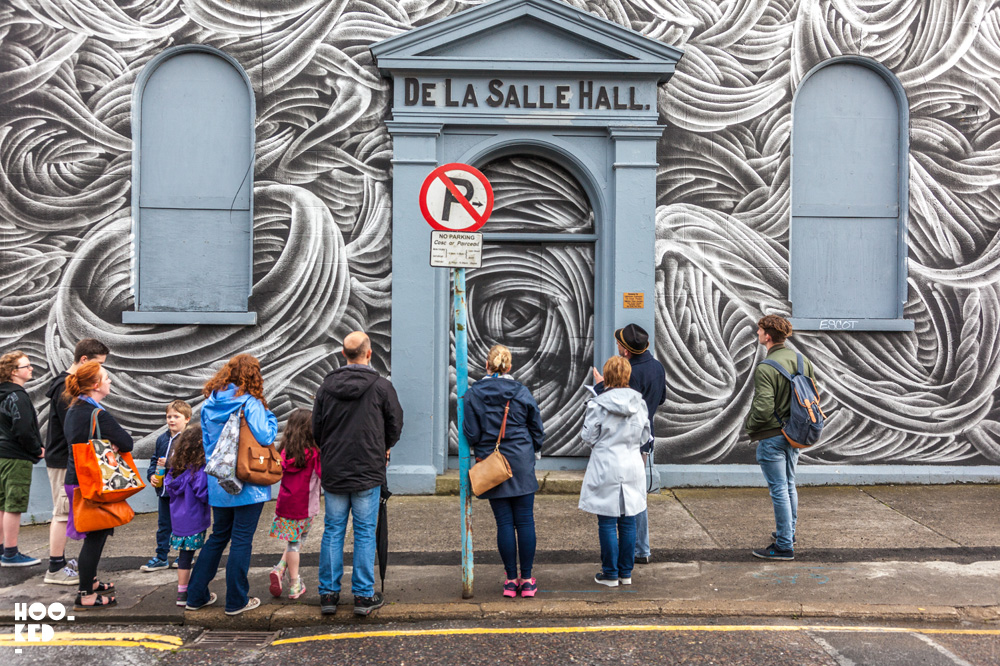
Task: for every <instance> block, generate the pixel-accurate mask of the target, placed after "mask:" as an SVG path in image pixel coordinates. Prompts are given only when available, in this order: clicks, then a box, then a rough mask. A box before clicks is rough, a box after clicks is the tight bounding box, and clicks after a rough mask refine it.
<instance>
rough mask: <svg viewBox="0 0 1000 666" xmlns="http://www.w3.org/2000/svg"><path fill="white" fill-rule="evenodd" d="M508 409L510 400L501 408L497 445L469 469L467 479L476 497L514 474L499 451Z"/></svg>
mask: <svg viewBox="0 0 1000 666" xmlns="http://www.w3.org/2000/svg"><path fill="white" fill-rule="evenodd" d="M509 411H510V401H509V400H508V401H507V404H506V405H505V406H504V408H503V423H501V424H500V434H498V435H497V445H496V448H494V449H493V453H491V454H490V455H488V456H486V457H485V458H483V459H482V460H480V461H479V462H477V463H476V464H475V465H473V466H472V469H470V470H469V481H470V482H471V483H472V492H473V493H474V494H475V495H476V497H478V496H480V495H482V494H483V493H485V492H486V491H487V490H492V489H493V488H496V487H497V486H499V485H500V484H501V483H503V482H504V481H506V480H507V479H509V478H511V477H512V476H514V473H513V472H511V471H510V463H509V462H507V457H506V456H504V454H502V453H500V440H501V439H503V436H504V432H505V431H506V430H507V413H508V412H509Z"/></svg>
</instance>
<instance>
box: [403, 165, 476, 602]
mask: <svg viewBox="0 0 1000 666" xmlns="http://www.w3.org/2000/svg"><path fill="white" fill-rule="evenodd" d="M418 200H419V202H420V212H421V213H422V214H423V216H424V219H425V220H427V223H428V224H429V225H431V228H432V229H434V231H432V232H431V243H430V251H431V256H430V260H431V261H430V263H431V266H439V267H442V268H445V267H448V268H452V269H453V270H454V283H455V300H454V308H455V378H456V384H457V386H456V388H457V393H458V409H457V410H456V411H457V412H458V477H459V502H461V504H462V598H463V599H471V598H472V581H473V575H472V483H471V482H470V481H469V468H470V467H472V452H471V451H470V450H469V442H468V441H467V440H466V439H465V432H464V426H465V400H464V398H465V391H466V389H467V388H469V339H468V337H467V336H466V322H467V317H466V302H465V267H466V266H470V267H472V268H479V267H480V266H482V263H483V235H482V234H477V233H474V232H475V231H476V230H477V229H479V228H480V227H482V226H483V225H484V224H486V220H488V219H489V217H490V213H492V212H493V186H492V185H490V181H489V180H487V179H486V176H484V175H483V173H482V172H481V171H480V170H479V169H476V168H475V167H472V166H469V165H468V164H458V163H452V164H445V165H443V166H439V167H438V168H436V169H434V170H433V171H431V173H430V174H429V175H428V176H427V178H425V179H424V183H423V185H422V186H421V187H420V195H419V197H418ZM446 423H447V422H446Z"/></svg>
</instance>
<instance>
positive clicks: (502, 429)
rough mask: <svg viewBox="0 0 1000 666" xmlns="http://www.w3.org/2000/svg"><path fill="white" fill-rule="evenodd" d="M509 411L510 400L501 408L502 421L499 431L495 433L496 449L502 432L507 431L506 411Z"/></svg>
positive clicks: (502, 434)
mask: <svg viewBox="0 0 1000 666" xmlns="http://www.w3.org/2000/svg"><path fill="white" fill-rule="evenodd" d="M509 411H510V400H508V401H507V404H506V405H504V408H503V421H502V422H501V423H500V433H499V434H498V435H497V445H496V450H497V451H499V450H500V440H501V439H503V436H504V433H505V432H507V412H509Z"/></svg>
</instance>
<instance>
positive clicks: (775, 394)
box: [744, 315, 816, 560]
mask: <svg viewBox="0 0 1000 666" xmlns="http://www.w3.org/2000/svg"><path fill="white" fill-rule="evenodd" d="M791 334H792V324H791V323H790V322H789V321H788V320H787V319H784V318H783V317H779V316H777V315H767V316H766V317H762V318H761V320H760V321H758V322H757V340H758V342H760V344H762V345H764V347H766V348H767V356H766V358H767V360H770V361H776V362H777V363H778V364H779V365H781V366H782V367H784V368H785V369H786V370H788V371H789V372H790V373H792V374H795V372H796V370H797V366H798V363H797V355H796V353H795V352H794V351H792V350H791V349H788V348H786V347H785V344H784V343H785V338H787V337H789V336H790V335H791ZM804 366H805V368H804V369H805V374H806V375H807V376H808V377H810V378H811V379H813V380H814V381H815V379H816V375H815V373H814V372H813V366H812V363H810V362H809V359H805V363H804ZM753 391H754V392H753V404H752V405H751V406H750V413H749V414H747V419H746V423H745V426H744V428H745V430H746V433H747V434H748V435H749V436H750V441H753V442H757V462H758V464H760V469H761V471H762V472H764V479H766V480H767V487H768V488H769V489H770V491H771V503H772V504H773V505H774V522H775V528H776V529H775V532H774V534H773V535H772V536H773V537H774V543H772V544H771V545H770V546H768V547H767V548H763V549H760V550H755V551H753V554H754V557H759V558H761V559H765V560H793V559H795V550H794V548H795V546H794V544H795V523H796V520H797V518H798V510H799V495H798V493H797V492H796V490H795V465H796V464H797V463H798V462H799V450H798V449H796V448H793V447H792V446H791V444H789V442H788V440H787V439H785V436H784V435H783V434H782V433H781V423H782V422H785V421H787V420H788V417H789V414H790V413H791V404H792V387H791V384H790V383H789V381H788V380H787V379H785V378H784V377H782V376H781V373H779V372H778V371H777V370H776V369H774V368H772V367H771V366H769V365H765V364H763V363H759V364H758V365H757V368H756V369H755V370H754V374H753ZM778 417H780V418H781V420H780V421H779V420H778Z"/></svg>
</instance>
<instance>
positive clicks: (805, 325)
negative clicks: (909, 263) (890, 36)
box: [789, 57, 913, 330]
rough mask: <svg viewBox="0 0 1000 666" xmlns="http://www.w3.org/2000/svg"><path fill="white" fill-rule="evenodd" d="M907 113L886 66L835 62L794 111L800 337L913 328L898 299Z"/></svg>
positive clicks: (794, 250) (794, 279) (807, 84)
mask: <svg viewBox="0 0 1000 666" xmlns="http://www.w3.org/2000/svg"><path fill="white" fill-rule="evenodd" d="M907 118H908V116H907V107H906V98H905V96H904V95H903V91H902V86H901V85H900V84H899V82H898V80H897V79H896V78H895V77H894V76H893V75H892V74H891V73H890V72H889V71H888V70H886V69H885V68H884V67H882V66H881V65H878V64H877V63H874V62H870V61H867V60H864V59H861V58H854V57H848V58H837V59H834V60H831V61H829V62H827V63H824V64H822V65H820V66H819V67H817V68H815V69H814V70H812V71H811V72H810V73H809V74H808V75H807V76H806V77H805V78H804V79H803V81H802V83H801V84H800V85H799V88H798V90H797V92H796V95H795V101H794V108H793V112H792V193H791V212H792V218H791V233H790V240H789V254H790V263H791V266H790V275H789V300H790V301H791V304H792V318H793V321H792V323H793V324H794V325H795V327H796V328H799V329H805V330H913V322H912V321H905V320H904V319H903V306H904V304H905V302H906V289H907V288H906V201H907V170H906V165H907V151H908V141H907V124H908V119H907Z"/></svg>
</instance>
